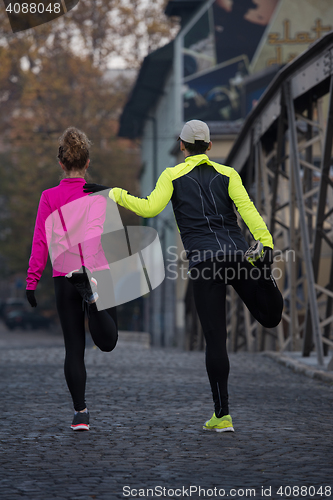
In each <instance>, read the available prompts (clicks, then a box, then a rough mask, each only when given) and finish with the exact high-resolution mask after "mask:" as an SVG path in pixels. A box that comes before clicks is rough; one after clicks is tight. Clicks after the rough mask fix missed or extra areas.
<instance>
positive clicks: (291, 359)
mask: <svg viewBox="0 0 333 500" xmlns="http://www.w3.org/2000/svg"><path fill="white" fill-rule="evenodd" d="M263 354H264V355H265V356H268V357H270V358H272V359H274V360H275V361H277V362H278V363H281V364H282V365H284V366H287V367H288V368H291V369H292V370H293V371H294V372H296V373H302V374H303V375H306V376H307V377H310V378H315V379H318V380H321V381H323V382H328V383H330V384H333V371H331V370H329V367H328V365H330V362H331V359H332V353H331V351H330V354H329V355H328V356H324V365H323V366H320V365H319V364H318V361H317V354H316V353H315V352H311V354H310V356H309V357H303V356H302V353H301V352H288V351H286V352H283V353H279V352H270V351H266V352H264V353H263Z"/></svg>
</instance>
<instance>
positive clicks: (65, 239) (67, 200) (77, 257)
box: [26, 177, 109, 290]
mask: <svg viewBox="0 0 333 500" xmlns="http://www.w3.org/2000/svg"><path fill="white" fill-rule="evenodd" d="M85 183H86V181H85V179H82V178H80V177H77V178H66V179H63V180H62V181H61V182H60V184H59V185H58V186H56V187H53V188H51V189H47V190H46V191H43V193H42V195H41V198H40V202H39V206H38V212H37V218H36V224H35V230H34V235H33V241H32V250H31V256H30V260H29V269H28V273H27V287H26V288H27V290H35V289H36V287H37V284H38V282H39V280H40V278H41V276H42V273H43V271H44V269H45V265H46V262H47V256H48V253H49V254H50V258H51V263H52V267H53V276H54V277H55V276H65V275H66V274H67V273H69V272H70V271H74V270H75V269H79V268H80V267H81V265H85V266H86V267H87V268H88V269H89V270H90V271H91V272H94V271H99V270H103V269H109V266H108V262H107V259H106V257H105V254H104V251H103V248H102V244H101V235H102V233H103V224H104V221H105V211H106V204H107V201H106V199H105V198H104V197H103V196H89V195H88V194H87V193H84V192H83V186H84V184H85Z"/></svg>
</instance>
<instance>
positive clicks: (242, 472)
mask: <svg viewBox="0 0 333 500" xmlns="http://www.w3.org/2000/svg"><path fill="white" fill-rule="evenodd" d="M17 335H20V338H21V340H20V342H19V339H18V337H17ZM22 336H26V337H22ZM24 339H25V342H24ZM0 345H1V349H0V394H1V409H2V419H1V426H0V499H1V500H22V499H24V500H114V499H124V498H130V499H132V498H188V497H191V498H198V499H199V498H200V499H208V498H228V497H229V498H236V499H239V498H246V497H248V496H252V497H255V498H257V499H258V498H262V499H263V498H266V497H270V498H271V499H274V500H277V499H286V498H289V499H294V498H305V499H307V498H308V499H309V498H314V499H318V498H321V499H322V500H323V499H325V498H330V496H331V495H332V492H333V484H332V483H333V480H332V467H333V451H332V445H331V442H332V401H333V385H332V384H327V383H324V382H322V381H320V380H316V379H311V378H308V377H304V376H303V375H301V374H297V373H293V372H292V371H291V370H289V369H287V368H286V367H285V366H282V365H280V364H278V363H276V362H275V361H273V360H272V359H270V358H268V357H266V356H262V355H261V354H248V353H239V354H232V355H231V356H230V363H231V374H230V391H229V392H230V407H231V414H232V417H233V421H234V427H235V433H221V434H217V433H213V432H207V431H204V430H202V424H203V423H204V421H205V420H207V419H208V418H210V417H211V414H212V411H213V407H212V402H211V396H210V389H209V384H208V379H207V376H206V373H205V363H204V354H203V353H202V352H182V351H178V350H175V349H164V350H163V349H156V348H149V347H147V345H145V344H140V343H138V342H132V341H125V340H121V341H120V342H119V345H118V346H117V347H116V349H115V350H114V351H113V352H112V353H102V352H100V351H99V350H98V349H96V348H94V347H93V346H92V344H89V345H88V347H87V351H86V365H87V374H88V381H87V403H88V407H89V409H90V413H91V430H90V431H89V432H86V433H74V432H73V431H72V430H71V429H70V423H71V419H72V408H71V401H70V397H69V394H68V391H67V387H66V384H65V379H64V375H63V357H64V348H63V345H62V339H61V337H60V336H57V335H49V334H47V333H46V332H44V333H43V332H39V333H38V334H37V333H32V334H30V333H28V332H24V333H23V332H21V333H20V334H18V333H16V332H13V333H12V332H6V331H4V330H1V329H0ZM199 487H201V490H200V491H199ZM293 487H294V490H293ZM297 487H298V488H299V489H298V490H297ZM301 487H303V490H301ZM310 487H311V489H310ZM320 487H322V489H320ZM147 488H150V490H148V491H147ZM159 488H160V489H159ZM163 488H165V490H163ZM214 488H215V489H214ZM262 488H263V489H262ZM290 488H291V490H290ZM325 488H326V489H325ZM250 489H251V491H252V493H251V491H250ZM297 491H298V493H297ZM301 491H302V495H301V493H300V492H301ZM227 495H228V497H227Z"/></svg>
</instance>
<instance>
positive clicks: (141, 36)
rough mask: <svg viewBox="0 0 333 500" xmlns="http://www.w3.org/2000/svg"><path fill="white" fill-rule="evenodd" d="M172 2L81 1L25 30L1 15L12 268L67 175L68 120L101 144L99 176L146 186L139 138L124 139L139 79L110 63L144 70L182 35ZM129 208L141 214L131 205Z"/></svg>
mask: <svg viewBox="0 0 333 500" xmlns="http://www.w3.org/2000/svg"><path fill="white" fill-rule="evenodd" d="M163 7H164V1H162V0H159V1H158V0H157V1H156V2H154V3H152V2H148V1H144V0H140V1H133V0H132V1H131V2H129V1H125V0H81V1H80V2H79V4H78V6H77V7H76V8H74V9H73V10H72V11H70V12H69V13H68V14H67V15H65V16H63V17H61V18H59V19H57V20H55V21H53V22H50V23H47V24H44V25H42V26H38V27H36V28H34V29H31V30H28V31H25V32H21V33H17V34H13V33H11V30H10V25H9V22H8V20H7V19H6V18H5V17H4V16H1V20H0V61H1V70H0V179H1V181H0V206H1V216H0V245H1V246H0V268H1V269H0V271H1V274H2V276H4V275H5V274H7V275H8V274H13V273H16V274H17V273H23V274H24V273H25V272H26V269H27V265H28V258H29V254H30V249H31V240H32V233H33V228H34V221H35V216H36V210H37V206H38V201H39V197H40V194H41V191H42V190H44V189H47V188H49V187H52V186H54V185H56V184H57V183H58V182H59V177H60V173H61V169H60V167H59V165H58V163H57V159H56V154H57V141H58V138H59V136H60V135H61V133H62V132H63V130H64V129H66V128H67V127H68V126H71V125H72V126H76V127H78V128H80V129H82V130H83V131H84V132H85V133H86V134H87V136H88V137H89V139H90V140H91V141H92V143H93V146H92V148H91V153H90V157H91V168H90V180H91V181H92V182H98V183H101V184H105V185H108V186H117V185H118V186H121V187H124V188H126V189H128V190H130V191H131V192H133V193H135V192H138V172H139V169H140V159H139V154H138V152H139V149H138V144H137V143H133V142H130V141H126V140H120V139H118V138H117V128H118V118H119V114H120V112H121V110H122V107H123V105H124V103H125V102H126V99H127V96H128V93H129V92H130V86H131V82H129V81H128V79H126V78H125V79H123V80H120V78H122V77H118V78H117V79H114V78H113V79H110V78H107V77H106V75H107V72H106V69H107V66H108V64H110V62H112V59H114V60H116V61H121V62H122V64H123V65H125V66H126V67H127V68H135V69H138V68H139V67H140V64H141V62H142V59H143V57H144V56H145V55H147V53H148V52H149V51H151V50H153V49H155V48H158V47H159V46H161V45H163V44H164V43H166V42H167V41H168V40H169V39H170V38H171V37H172V36H173V35H174V33H175V30H176V29H177V27H176V23H175V22H174V21H170V20H168V19H167V18H166V17H165V16H164V15H163V10H164V9H163ZM122 216H123V217H125V220H124V222H125V223H127V224H133V223H138V222H139V221H138V219H136V216H133V215H131V214H130V213H129V212H127V213H126V214H125V213H124V212H122ZM46 275H47V276H48V275H50V269H49V270H48V271H47V273H46ZM44 279H47V278H44Z"/></svg>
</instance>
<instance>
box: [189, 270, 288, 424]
mask: <svg viewBox="0 0 333 500" xmlns="http://www.w3.org/2000/svg"><path fill="white" fill-rule="evenodd" d="M190 277H191V279H192V280H193V292H194V300H195V305H196V308H197V311H198V315H199V319H200V322H201V325H202V329H203V333H204V336H205V340H206V368H207V374H208V378H209V382H210V386H211V389H212V395H213V401H214V405H215V414H216V416H217V417H222V416H223V415H228V414H229V406H228V376H229V358H228V353H227V346H226V341H227V328H226V310H225V305H226V285H227V284H231V285H232V286H233V287H234V289H235V290H236V292H237V293H238V295H239V296H240V298H241V299H242V300H243V302H244V303H245V305H246V306H247V308H248V309H249V311H250V312H251V314H252V315H253V316H254V317H255V319H256V320H257V321H259V323H261V324H262V325H263V326H264V327H266V328H273V327H275V326H277V325H278V324H279V322H280V320H281V315H282V309H283V298H282V295H281V293H280V291H279V289H278V287H277V285H276V283H275V281H274V279H272V278H271V277H270V275H269V273H268V277H267V276H266V279H264V278H263V276H262V275H260V273H259V270H258V269H256V268H254V267H253V266H252V265H251V264H249V263H248V262H246V261H245V262H244V261H241V262H239V261H238V262H218V261H216V260H213V261H205V262H201V263H200V264H198V265H196V266H195V267H194V268H193V269H192V270H191V274H190Z"/></svg>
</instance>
